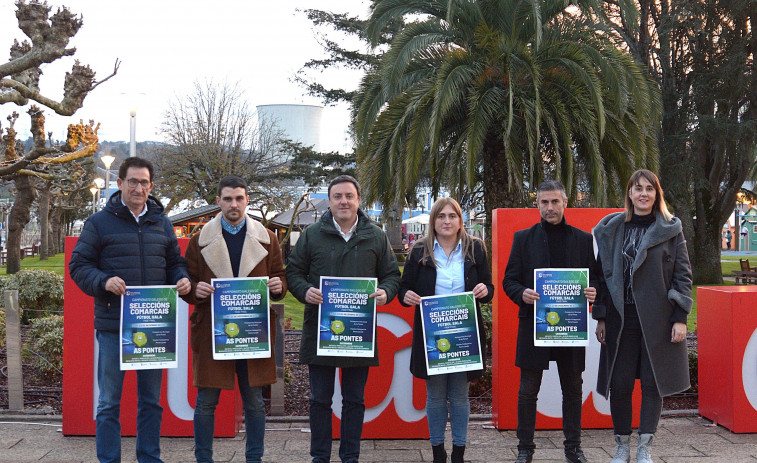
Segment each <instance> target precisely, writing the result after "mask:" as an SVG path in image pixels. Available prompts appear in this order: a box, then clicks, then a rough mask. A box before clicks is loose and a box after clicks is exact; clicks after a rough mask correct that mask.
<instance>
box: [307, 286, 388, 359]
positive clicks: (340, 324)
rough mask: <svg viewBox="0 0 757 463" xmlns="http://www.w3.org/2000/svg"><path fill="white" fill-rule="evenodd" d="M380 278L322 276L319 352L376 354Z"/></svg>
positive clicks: (328, 354) (353, 354)
mask: <svg viewBox="0 0 757 463" xmlns="http://www.w3.org/2000/svg"><path fill="white" fill-rule="evenodd" d="M377 285H378V281H377V280H376V278H348V277H321V293H323V303H322V304H321V305H319V306H318V322H319V333H318V346H317V349H316V353H317V355H322V356H331V357H373V355H374V352H375V348H376V345H375V339H376V300H375V299H373V298H370V297H368V296H369V295H371V294H373V293H374V292H376V287H377Z"/></svg>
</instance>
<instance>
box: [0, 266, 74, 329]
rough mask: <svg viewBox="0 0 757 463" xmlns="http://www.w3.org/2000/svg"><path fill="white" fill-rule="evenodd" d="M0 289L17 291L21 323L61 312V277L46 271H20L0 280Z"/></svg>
mask: <svg viewBox="0 0 757 463" xmlns="http://www.w3.org/2000/svg"><path fill="white" fill-rule="evenodd" d="M0 286H1V287H0V289H1V290H3V291H5V290H18V305H19V307H20V308H21V312H22V315H21V321H22V323H25V324H26V323H28V322H29V320H31V319H33V318H40V317H46V316H48V315H50V314H51V313H54V312H60V311H62V310H63V277H62V276H60V275H58V274H57V273H55V272H51V271H48V270H22V271H20V272H18V273H16V274H14V275H11V276H9V277H5V278H2V279H0Z"/></svg>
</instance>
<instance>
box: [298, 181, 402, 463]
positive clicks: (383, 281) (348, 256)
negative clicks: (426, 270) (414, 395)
mask: <svg viewBox="0 0 757 463" xmlns="http://www.w3.org/2000/svg"><path fill="white" fill-rule="evenodd" d="M328 195H329V211H328V212H327V213H326V214H324V215H323V217H322V218H321V220H320V221H319V222H318V223H314V224H313V225H310V226H309V227H307V228H306V229H305V231H304V232H303V233H302V235H301V236H300V238H299V239H298V240H297V244H296V245H295V247H294V250H292V254H291V256H290V257H289V264H288V265H287V269H286V270H287V281H288V283H289V291H290V292H291V293H292V294H293V295H294V296H295V297H296V298H297V299H298V300H299V301H300V302H303V303H304V304H305V316H304V321H303V324H302V341H301V343H300V363H305V364H307V365H308V371H309V373H310V433H311V434H310V455H311V456H312V457H313V463H328V461H329V460H330V459H331V413H332V410H331V398H332V396H333V395H334V380H335V375H336V368H340V369H341V380H342V381H341V390H342V416H341V419H342V423H341V430H340V444H339V457H340V458H341V460H342V462H344V463H352V462H357V461H358V458H359V457H360V437H361V435H362V432H363V415H364V413H365V404H364V391H365V382H366V380H367V379H368V367H371V366H378V364H379V362H378V349H377V348H376V349H374V356H373V357H372V358H367V357H325V356H319V355H317V354H316V343H317V342H318V332H319V323H318V305H319V304H321V303H322V302H323V294H322V293H321V291H320V289H319V288H320V280H321V276H330V277H364V278H377V279H378V289H377V290H376V292H374V293H373V294H371V295H370V296H369V297H372V298H375V299H376V305H384V304H386V303H388V302H389V301H391V300H392V299H393V298H394V296H395V295H396V294H397V290H398V289H399V284H400V272H399V268H398V267H397V261H396V259H395V258H394V254H393V253H392V248H391V245H390V244H389V239H388V238H387V236H386V234H384V232H383V231H382V230H381V229H380V228H379V227H378V226H376V225H375V224H373V223H372V222H371V220H370V219H369V218H368V216H367V215H366V214H365V213H364V212H363V211H361V210H360V209H359V205H360V185H359V184H358V183H357V180H355V179H354V178H353V177H350V176H349V175H341V176H339V177H336V178H335V179H334V180H332V181H331V183H330V184H329V189H328Z"/></svg>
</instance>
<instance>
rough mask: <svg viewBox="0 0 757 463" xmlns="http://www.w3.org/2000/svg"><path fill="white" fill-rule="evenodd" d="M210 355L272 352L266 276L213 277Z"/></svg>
mask: <svg viewBox="0 0 757 463" xmlns="http://www.w3.org/2000/svg"><path fill="white" fill-rule="evenodd" d="M210 284H211V285H213V288H214V291H213V295H212V299H211V301H210V307H211V313H212V319H211V323H212V327H213V328H212V329H213V359H215V360H232V359H251V358H269V357H270V356H271V341H270V340H271V324H270V298H269V297H268V277H257V278H213V279H211V280H210Z"/></svg>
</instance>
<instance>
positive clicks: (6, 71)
mask: <svg viewBox="0 0 757 463" xmlns="http://www.w3.org/2000/svg"><path fill="white" fill-rule="evenodd" d="M16 18H17V19H18V25H19V28H20V29H21V31H22V32H23V33H24V34H25V35H26V36H27V37H28V40H24V41H23V42H21V43H19V42H18V41H17V40H14V43H13V45H11V47H10V60H9V61H8V62H7V63H4V64H0V105H3V104H6V103H8V104H15V105H17V106H25V105H27V104H29V103H35V104H32V106H31V107H30V108H29V110H28V111H27V113H28V114H29V116H30V118H31V126H30V128H31V133H32V138H33V144H32V147H31V148H30V149H29V150H25V149H24V146H23V144H22V143H20V141H18V140H17V132H16V129H15V124H16V122H17V120H18V117H19V116H18V113H17V112H15V111H14V112H13V113H12V114H11V115H10V116H9V117H8V118H7V120H8V126H7V127H6V128H5V130H4V132H5V133H4V134H3V127H2V125H0V134H2V142H1V143H0V152H2V153H3V155H4V158H3V161H2V163H0V178H2V179H10V180H12V181H13V182H14V185H15V189H16V199H15V201H14V204H13V208H12V209H11V213H10V226H9V230H8V240H7V248H8V267H7V272H8V273H15V272H17V271H18V270H19V269H20V260H21V259H20V237H21V231H22V230H23V228H24V227H25V226H26V224H27V223H28V222H29V219H30V209H31V207H32V204H33V202H34V199H35V196H36V191H35V179H38V178H41V179H44V180H54V179H56V175H55V172H54V168H53V167H51V166H56V165H62V164H65V163H69V162H73V161H76V160H78V159H83V158H86V157H89V156H92V155H93V154H94V153H95V151H96V150H97V142H98V139H97V129H98V126H95V124H94V122H90V123H89V125H85V124H84V123H81V122H80V123H79V124H71V125H69V130H68V135H67V137H66V141H65V142H64V143H63V144H62V145H60V146H54V145H52V144H50V145H48V144H47V142H46V137H45V117H44V111H43V109H42V107H46V108H49V109H51V110H53V111H54V112H55V113H56V114H59V115H62V116H70V115H73V114H74V113H75V112H76V111H77V110H78V109H80V108H81V107H82V106H83V104H84V99H85V98H86V96H87V95H88V94H89V92H91V91H92V90H94V89H95V88H96V87H97V86H98V85H100V84H101V83H103V82H105V81H107V80H108V79H110V78H111V77H113V76H114V75H115V74H116V72H117V71H118V67H119V64H120V63H119V61H118V60H116V63H115V67H114V70H113V73H112V74H110V75H109V76H108V77H106V78H105V79H103V80H101V81H99V82H98V81H96V80H95V72H94V71H93V70H92V69H91V68H90V67H89V66H86V65H81V64H80V63H79V61H78V60H77V61H75V62H74V64H73V66H72V68H71V71H70V72H68V73H66V76H65V79H64V83H63V97H62V98H61V99H60V100H55V99H53V98H50V97H48V96H46V95H45V94H43V93H42V91H41V89H40V86H39V80H40V76H41V75H42V70H41V68H40V66H42V65H43V64H46V63H52V62H54V61H56V60H58V59H60V58H63V57H66V56H71V55H73V54H74V53H75V52H76V48H72V47H68V43H69V41H70V40H71V38H72V37H74V36H75V35H76V33H77V32H78V31H79V29H80V28H81V26H82V24H83V22H82V18H81V17H80V16H77V15H75V14H73V13H71V11H69V9H68V8H66V7H61V8H59V9H58V10H57V11H56V12H55V13H54V14H51V7H50V6H49V5H48V4H47V3H46V2H39V1H29V2H27V1H25V0H18V1H17V2H16ZM0 123H1V121H0ZM43 201H47V200H46V199H43ZM44 214H45V216H47V212H45V213H44Z"/></svg>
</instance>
